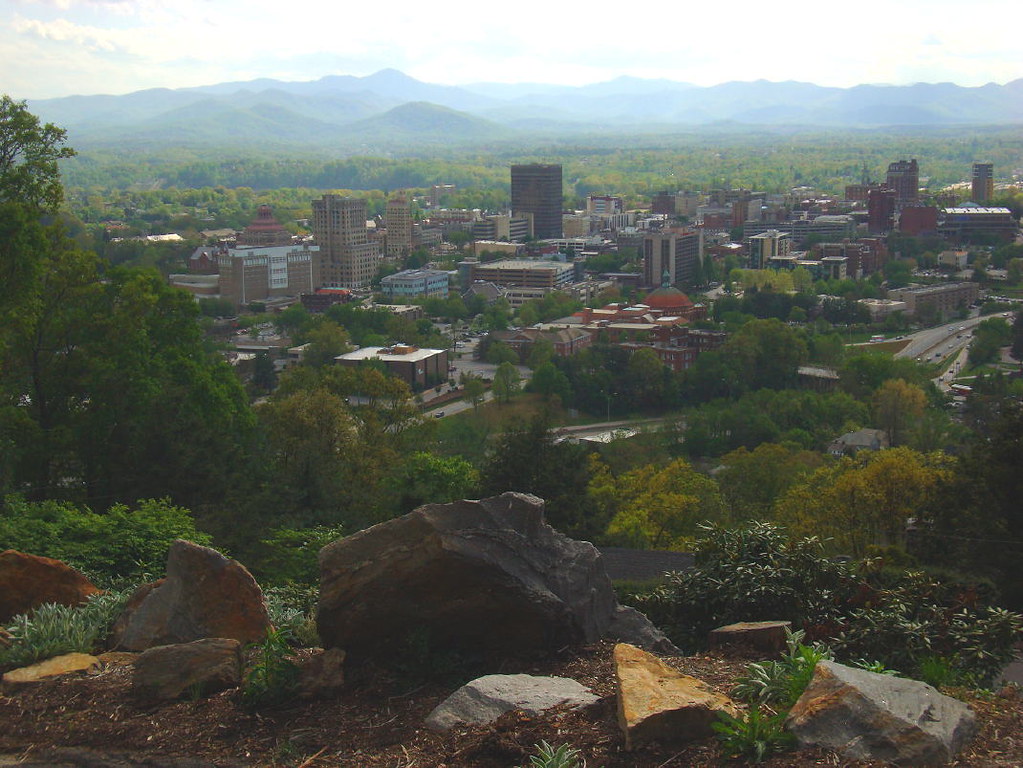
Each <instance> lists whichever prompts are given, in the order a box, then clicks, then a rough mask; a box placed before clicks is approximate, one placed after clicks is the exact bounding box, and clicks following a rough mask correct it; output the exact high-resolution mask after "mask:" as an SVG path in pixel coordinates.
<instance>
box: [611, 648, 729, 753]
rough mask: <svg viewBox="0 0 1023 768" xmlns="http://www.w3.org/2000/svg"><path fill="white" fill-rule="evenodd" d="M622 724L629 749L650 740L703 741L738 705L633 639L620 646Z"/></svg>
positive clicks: (617, 667)
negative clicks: (722, 715)
mask: <svg viewBox="0 0 1023 768" xmlns="http://www.w3.org/2000/svg"><path fill="white" fill-rule="evenodd" d="M614 666H615V682H616V684H617V688H618V725H619V727H621V729H622V732H623V733H624V734H625V748H626V749H627V750H629V749H632V748H633V747H635V746H638V745H640V744H644V743H646V742H650V741H661V742H676V743H677V742H686V741H698V740H700V739H705V738H709V737H710V736H713V735H714V731H713V729H712V728H711V723H714V722H716V721H717V719H718V712H721V711H724V712H727V713H728V714H730V715H732V716H735V715H737V714H738V712H739V709H738V707H736V705H735V703H734V702H733V701H732V700H731V699H730V698H728V697H727V696H725V695H724V694H721V693H718V692H717V691H715V690H714V689H712V688H711V687H710V686H709V685H707V684H706V683H704V682H703V681H702V680H698V679H697V678H695V677H690V676H689V675H683V674H682V673H681V672H679V671H678V670H675V669H672V668H671V667H669V666H668V665H667V664H665V663H664V662H663V661H661V660H660V659H658V658H657V657H656V656H653V655H652V654H649V653H647V652H646V651H643V650H641V649H639V648H636V647H635V646H632V645H629V644H627V643H619V644H618V645H616V646H615V649H614Z"/></svg>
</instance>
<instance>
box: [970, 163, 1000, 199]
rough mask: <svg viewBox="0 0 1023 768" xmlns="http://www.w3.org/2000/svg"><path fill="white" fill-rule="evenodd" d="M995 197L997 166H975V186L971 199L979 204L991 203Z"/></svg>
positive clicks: (990, 164)
mask: <svg viewBox="0 0 1023 768" xmlns="http://www.w3.org/2000/svg"><path fill="white" fill-rule="evenodd" d="M994 196H995V166H994V164H993V163H974V164H973V184H972V189H971V193H970V198H971V200H972V201H973V202H975V203H978V204H983V203H990V202H991V198H992V197H994Z"/></svg>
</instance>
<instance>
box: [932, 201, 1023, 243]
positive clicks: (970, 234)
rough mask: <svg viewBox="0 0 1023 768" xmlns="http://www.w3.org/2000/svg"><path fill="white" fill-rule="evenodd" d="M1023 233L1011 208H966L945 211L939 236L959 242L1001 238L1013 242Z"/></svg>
mask: <svg viewBox="0 0 1023 768" xmlns="http://www.w3.org/2000/svg"><path fill="white" fill-rule="evenodd" d="M1018 232H1019V222H1018V221H1016V219H1015V218H1013V216H1012V211H1010V210H1009V209H1008V208H987V207H984V206H979V205H978V206H963V207H960V208H945V209H944V210H943V211H942V212H941V216H940V217H939V220H938V234H940V235H941V236H942V237H944V238H946V239H947V240H951V241H952V242H956V243H963V242H971V241H973V240H976V239H980V240H981V242H983V241H984V240H985V239H991V238H997V239H998V240H1002V241H1003V242H1007V243H1008V242H1012V240H1013V239H1014V238H1015V237H1016V234H1017V233H1018Z"/></svg>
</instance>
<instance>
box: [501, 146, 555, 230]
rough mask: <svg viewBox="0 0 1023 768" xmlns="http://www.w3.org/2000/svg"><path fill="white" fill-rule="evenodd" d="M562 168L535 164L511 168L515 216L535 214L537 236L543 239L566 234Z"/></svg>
mask: <svg viewBox="0 0 1023 768" xmlns="http://www.w3.org/2000/svg"><path fill="white" fill-rule="evenodd" d="M562 197H563V193H562V179H561V166H560V165H553V164H543V163H534V164H531V165H513V166H512V167H511V207H512V215H513V216H520V215H522V214H531V215H532V218H533V236H534V237H536V238H539V239H541V240H545V239H548V238H554V237H561V235H562V232H563V230H562V222H561V211H562Z"/></svg>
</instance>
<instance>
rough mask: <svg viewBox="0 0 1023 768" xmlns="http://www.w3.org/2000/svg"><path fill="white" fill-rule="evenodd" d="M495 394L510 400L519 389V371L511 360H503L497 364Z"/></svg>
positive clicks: (506, 400)
mask: <svg viewBox="0 0 1023 768" xmlns="http://www.w3.org/2000/svg"><path fill="white" fill-rule="evenodd" d="M493 389H494V396H495V397H497V398H499V399H501V400H504V402H506V403H507V402H510V401H511V398H512V395H514V394H515V393H516V392H518V391H519V371H518V369H517V368H516V367H515V366H514V365H512V364H511V363H509V362H503V363H501V364H500V365H499V366H497V371H496V372H495V373H494V386H493Z"/></svg>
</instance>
